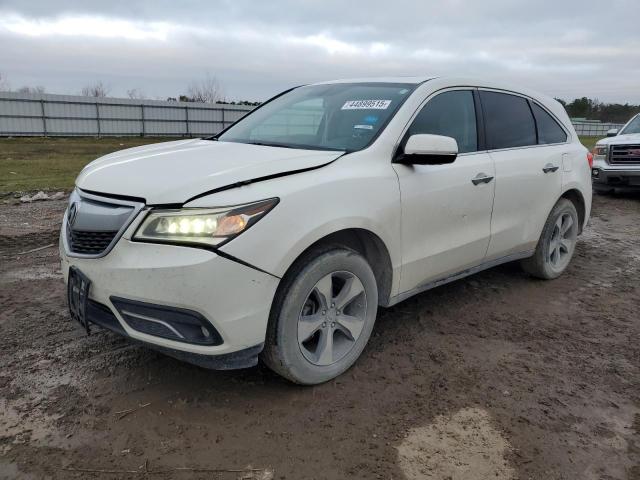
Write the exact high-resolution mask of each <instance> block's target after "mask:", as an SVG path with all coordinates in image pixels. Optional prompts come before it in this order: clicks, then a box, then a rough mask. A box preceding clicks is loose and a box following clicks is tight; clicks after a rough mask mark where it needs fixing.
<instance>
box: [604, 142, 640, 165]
mask: <svg viewBox="0 0 640 480" xmlns="http://www.w3.org/2000/svg"><path fill="white" fill-rule="evenodd" d="M609 163H610V164H611V165H640V144H636V145H611V147H610V152H609Z"/></svg>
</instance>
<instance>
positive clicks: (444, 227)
mask: <svg viewBox="0 0 640 480" xmlns="http://www.w3.org/2000/svg"><path fill="white" fill-rule="evenodd" d="M588 157H590V154H588V152H587V150H586V149H585V148H584V147H583V146H582V145H581V144H580V142H579V141H578V137H577V136H576V133H575V131H574V129H573V128H572V126H571V123H570V121H569V118H568V117H567V115H566V113H565V111H564V110H563V108H562V107H561V106H560V105H559V104H558V103H557V102H556V101H554V100H552V99H550V98H547V97H545V96H543V95H540V94H538V93H535V92H532V91H528V90H522V89H513V88H510V87H508V86H504V85H499V84H496V83H492V82H482V81H473V80H461V79H447V78H432V79H428V78H389V79H363V80H344V81H335V82H327V83H321V84H315V85H309V86H303V87H299V88H295V89H292V90H289V91H287V92H284V93H283V94H281V95H279V96H277V97H275V98H273V99H271V100H270V101H269V102H267V103H265V104H264V105H262V106H261V107H259V108H257V109H255V110H254V111H253V112H251V113H250V114H249V115H247V116H246V117H244V118H243V119H242V120H240V121H239V122H237V123H236V124H234V125H233V126H231V127H230V128H228V129H227V130H225V131H224V132H222V133H221V134H219V135H217V136H215V137H211V138H204V139H193V140H184V141H177V142H170V143H165V144H155V145H151V146H146V147H138V148H132V149H128V150H124V151H121V152H117V153H113V154H110V155H107V156H105V157H102V158H100V159H98V160H96V161H94V162H93V163H91V164H90V165H89V166H87V167H86V168H85V169H84V170H83V171H82V172H81V174H80V175H79V176H78V179H77V181H76V189H75V191H74V193H73V194H72V196H71V200H70V205H69V208H68V210H67V212H66V214H65V218H64V222H63V227H62V233H61V241H60V253H61V256H62V267H63V272H64V274H65V280H66V281H67V284H68V289H67V291H68V300H69V306H70V311H71V315H72V317H73V318H75V319H76V320H78V321H79V322H80V324H81V325H83V327H84V328H86V329H87V332H89V330H90V326H91V325H92V324H97V325H100V326H102V327H105V328H108V329H111V330H113V331H116V332H118V333H120V334H122V335H125V336H127V337H129V338H131V339H134V340H138V341H141V342H144V343H145V344H148V345H150V346H153V347H154V348H157V349H159V350H161V351H163V352H165V353H167V354H169V355H172V356H174V357H177V358H180V359H183V360H186V361H189V362H192V363H196V364H199V365H203V366H206V367H209V368H220V369H227V368H241V367H247V366H251V365H255V364H256V362H257V361H258V356H260V357H261V358H262V359H263V361H264V362H265V363H266V364H267V365H268V366H270V367H271V368H272V369H273V370H275V371H276V372H278V373H280V374H281V375H283V376H285V377H286V378H288V379H290V380H292V381H294V382H298V383H302V384H316V383H320V382H324V381H327V380H329V379H331V378H334V377H336V376H337V375H339V374H341V373H342V372H344V371H345V370H346V369H348V368H349V367H350V366H351V365H352V364H353V363H354V362H355V360H356V359H357V358H358V356H359V355H360V354H361V352H362V350H363V349H364V347H365V345H366V343H367V340H368V339H369V336H370V335H371V331H372V329H373V325H374V321H375V318H376V313H377V309H378V306H383V307H388V306H390V305H394V304H396V303H398V302H400V301H402V300H404V299H406V298H408V297H411V296H412V295H415V294H417V293H419V292H422V291H424V290H427V289H429V288H432V287H435V286H438V285H442V284H444V283H447V282H450V281H452V280H456V279H459V278H462V277H464V276H467V275H470V274H472V273H475V272H478V271H480V270H483V269H485V268H489V267H492V266H494V265H498V264H501V263H504V262H509V261H513V260H523V265H524V267H525V269H526V270H527V271H528V272H530V273H531V274H532V275H534V276H537V277H540V278H545V279H551V278H555V277H557V276H558V275H560V274H561V273H562V272H563V271H564V270H565V268H566V267H567V265H568V263H569V261H570V259H571V256H572V254H573V252H574V248H575V244H576V237H577V236H578V234H579V233H580V232H581V230H582V228H583V226H584V225H585V224H586V222H587V219H588V218H589V212H590V208H591V179H590V165H589V161H590V158H588Z"/></svg>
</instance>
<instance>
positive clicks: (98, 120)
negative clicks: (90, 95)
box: [96, 102, 101, 138]
mask: <svg viewBox="0 0 640 480" xmlns="http://www.w3.org/2000/svg"><path fill="white" fill-rule="evenodd" d="M96 122H97V123H98V138H100V136H101V131H100V106H99V105H98V102H96Z"/></svg>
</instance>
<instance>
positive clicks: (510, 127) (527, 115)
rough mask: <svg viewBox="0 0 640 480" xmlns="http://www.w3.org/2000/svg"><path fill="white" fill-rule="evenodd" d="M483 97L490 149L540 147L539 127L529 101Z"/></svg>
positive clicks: (506, 96)
mask: <svg viewBox="0 0 640 480" xmlns="http://www.w3.org/2000/svg"><path fill="white" fill-rule="evenodd" d="M480 98H481V100H482V108H483V109H484V117H485V128H486V131H487V144H488V148H489V149H490V150H492V149H496V148H512V147H524V146H526V145H535V144H536V124H535V122H534V121H533V115H532V114H531V109H530V108H529V102H527V100H526V99H524V98H522V97H516V96H515V95H509V94H506V93H497V92H485V91H480Z"/></svg>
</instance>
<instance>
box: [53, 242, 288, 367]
mask: <svg viewBox="0 0 640 480" xmlns="http://www.w3.org/2000/svg"><path fill="white" fill-rule="evenodd" d="M60 256H61V264H62V272H63V274H64V279H65V283H66V282H67V280H68V278H67V276H68V272H69V268H70V267H71V266H75V267H76V268H78V269H79V270H80V271H81V272H82V273H83V274H84V275H86V276H87V277H88V278H89V279H90V280H91V289H90V291H89V307H88V319H89V321H90V322H92V323H94V324H97V325H100V326H102V327H104V328H108V329H110V330H112V331H115V332H116V333H119V334H121V335H124V336H126V337H128V338H130V339H132V340H136V341H139V342H143V343H145V344H147V345H149V346H151V347H153V348H155V349H158V350H160V351H162V352H164V353H166V354H168V355H171V356H174V357H177V358H180V359H181V360H185V361H188V362H191V363H195V364H198V365H202V366H205V367H208V368H222V369H226V368H241V367H246V366H251V365H255V363H256V362H257V355H258V353H260V351H261V349H262V345H263V344H264V339H265V333H266V327H267V321H268V318H269V310H270V308H271V303H272V300H273V297H274V295H275V291H276V288H277V286H278V283H279V278H277V277H275V276H272V275H270V274H268V273H265V272H261V271H258V270H256V269H253V268H251V267H250V266H246V265H243V264H241V263H238V262H235V261H233V260H230V259H227V258H224V257H222V256H219V255H217V254H216V253H214V252H212V251H208V250H203V249H198V248H190V247H182V246H174V245H160V244H149V243H139V242H132V241H131V240H129V239H128V238H126V236H125V237H123V238H121V239H120V240H119V241H118V242H117V243H116V245H115V246H114V247H113V250H111V251H110V252H109V254H108V255H106V256H104V257H101V258H77V257H73V256H69V255H68V254H67V252H66V249H65V245H64V242H63V241H61V242H60ZM118 298H120V299H127V300H131V301H137V302H144V303H146V304H154V305H159V306H168V307H172V308H177V309H185V310H189V311H191V312H196V313H198V314H200V315H201V316H202V317H203V318H204V319H206V321H208V322H210V323H211V325H212V326H213V328H214V329H215V331H216V332H218V333H219V335H220V337H221V339H222V342H221V343H220V344H219V345H198V344H191V343H185V342H181V341H175V340H171V339H168V338H162V337H159V336H156V335H150V334H147V333H143V332H140V331H138V330H136V329H134V328H132V327H131V325H129V324H128V323H127V321H126V319H125V318H123V316H122V315H121V314H120V312H119V310H118V308H116V305H115V304H114V300H115V302H117V301H118Z"/></svg>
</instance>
